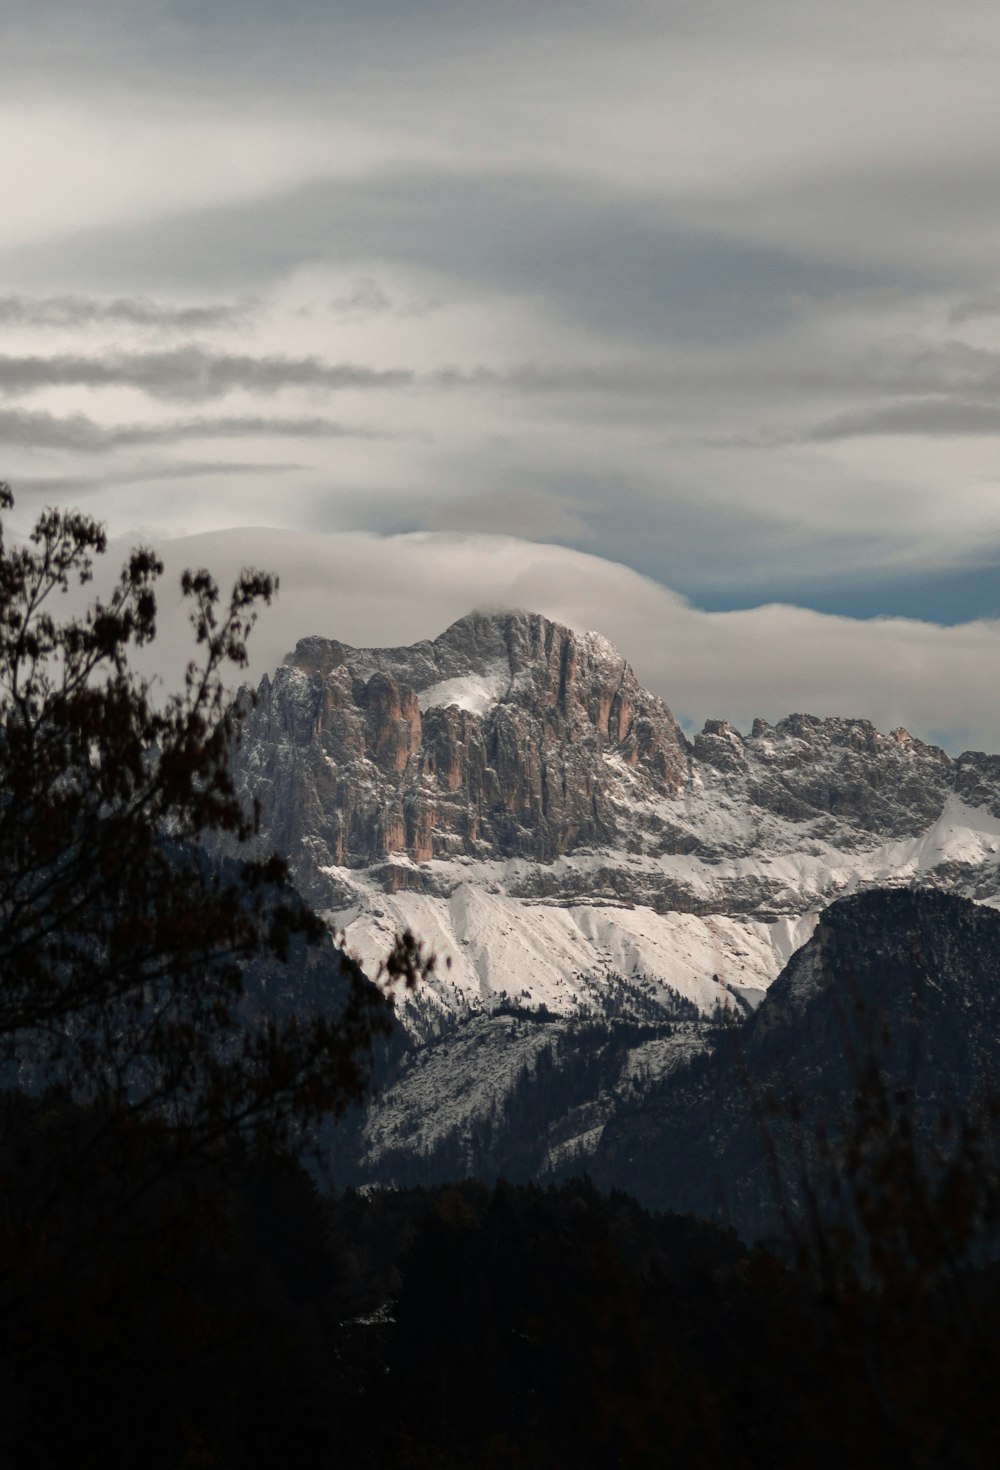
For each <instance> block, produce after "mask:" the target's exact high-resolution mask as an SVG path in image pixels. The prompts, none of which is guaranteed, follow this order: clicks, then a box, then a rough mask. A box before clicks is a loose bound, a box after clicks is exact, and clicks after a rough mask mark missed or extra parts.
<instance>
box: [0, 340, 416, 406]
mask: <svg viewBox="0 0 1000 1470" xmlns="http://www.w3.org/2000/svg"><path fill="white" fill-rule="evenodd" d="M413 377H414V374H413V373H412V372H411V371H409V370H408V369H402V368H398V369H388V370H386V371H384V372H380V371H376V370H374V369H372V368H366V367H359V366H357V365H355V364H353V363H325V362H321V361H320V360H319V359H318V358H315V357H307V358H297V359H296V358H287V357H251V356H248V355H245V354H241V355H237V354H234V353H224V352H222V353H219V352H208V351H206V350H205V349H204V348H201V347H181V348H178V349H176V350H175V351H172V352H129V353H122V352H111V353H108V354H106V355H104V356H101V357H82V356H77V355H73V354H68V353H65V354H59V355H53V356H50V357H34V356H32V357H13V356H2V355H0V392H3V393H8V394H12V393H32V392H37V391H38V390H39V389H42V388H50V387H57V386H62V385H66V384H75V385H79V386H82V387H87V388H106V387H129V388H139V389H141V390H142V391H143V392H145V393H148V394H150V395H151V396H152V397H154V398H165V399H181V400H199V399H205V398H215V397H219V396H221V395H223V394H225V393H229V392H232V390H233V389H236V388H243V389H246V390H248V391H250V392H253V393H274V392H277V391H278V390H280V389H282V388H326V389H331V390H336V389H342V388H398V387H404V386H406V385H407V384H409V383H411V382H412V381H413Z"/></svg>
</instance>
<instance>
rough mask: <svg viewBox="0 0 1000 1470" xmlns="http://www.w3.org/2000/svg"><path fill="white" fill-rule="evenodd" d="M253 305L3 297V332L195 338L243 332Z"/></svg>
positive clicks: (0, 317) (0, 305)
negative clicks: (100, 329) (85, 330)
mask: <svg viewBox="0 0 1000 1470" xmlns="http://www.w3.org/2000/svg"><path fill="white" fill-rule="evenodd" d="M256 309H257V303H256V302H255V301H253V300H244V301H233V302H217V303H209V304H206V305H196V306H173V305H170V304H169V303H167V302H163V301H153V300H150V298H149V297H144V296H118V297H113V298H112V299H111V300H107V301H102V300H100V299H99V298H97V297H94V296H72V295H63V296H0V326H19V327H20V326H29V327H88V326H93V325H100V326H107V325H112V326H129V327H156V328H158V329H159V330H160V331H171V332H197V331H202V330H205V329H206V328H209V327H238V326H242V325H243V324H244V323H245V322H246V321H248V320H249V319H250V317H251V316H253V314H254V312H255V311H256Z"/></svg>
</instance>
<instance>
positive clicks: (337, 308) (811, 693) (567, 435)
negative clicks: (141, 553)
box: [0, 0, 1000, 748]
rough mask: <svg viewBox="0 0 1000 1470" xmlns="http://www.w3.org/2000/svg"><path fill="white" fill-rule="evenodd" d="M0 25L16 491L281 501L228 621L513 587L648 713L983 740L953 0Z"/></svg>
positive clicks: (6, 348) (289, 9) (480, 598)
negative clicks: (600, 643) (599, 651)
mask: <svg viewBox="0 0 1000 1470" xmlns="http://www.w3.org/2000/svg"><path fill="white" fill-rule="evenodd" d="M0 54H2V55H3V57H4V89H3V95H2V97H0V191H2V193H0V197H2V199H3V205H4V207H3V210H2V214H0V447H2V454H0V476H3V477H5V478H7V479H9V480H10V481H11V483H12V484H13V486H14V490H15V494H16V496H17V507H16V512H15V516H16V524H17V525H18V526H20V527H21V528H25V527H27V525H28V524H29V523H30V520H31V519H32V517H33V515H34V514H35V513H36V511H37V510H38V509H39V508H40V507H41V506H42V505H44V504H46V503H58V504H63V505H68V504H74V505H78V506H81V507H83V508H85V509H87V510H89V511H91V512H92V513H93V514H95V515H98V516H99V517H101V518H102V519H104V520H105V521H107V523H108V525H109V527H110V529H111V531H112V533H113V534H114V535H115V536H120V537H122V538H124V539H125V540H130V539H131V540H135V539H137V538H142V539H146V540H149V539H155V540H157V541H159V542H163V541H164V540H165V539H166V538H171V537H173V538H176V537H187V538H191V537H197V538H198V539H197V540H195V541H191V540H187V541H185V542H183V543H182V545H181V546H178V547H176V548H175V549H174V556H173V559H174V560H176V558H177V556H180V555H181V551H182V550H183V552H184V554H185V555H186V554H187V552H188V551H189V550H190V551H191V552H192V553H194V552H195V551H200V552H203V553H204V556H205V558H206V559H209V558H211V557H212V556H214V557H215V559H216V561H217V562H218V561H219V560H220V559H223V560H225V559H226V558H227V557H228V558H229V559H230V560H231V554H230V549H227V537H226V536H220V535H219V534H218V533H222V532H229V531H231V530H233V529H234V528H237V527H255V528H277V529H280V530H282V531H284V532H286V533H288V534H287V535H286V536H284V537H281V538H278V537H273V536H272V537H269V536H266V535H260V534H257V535H255V536H244V537H242V538H240V539H239V541H238V544H239V546H240V547H241V548H243V549H245V550H246V551H247V552H248V554H250V553H254V554H256V551H257V549H258V548H259V549H260V552H261V556H260V558H258V559H263V560H264V561H265V562H269V561H274V560H275V558H276V557H277V556H278V555H279V552H280V555H281V556H283V557H284V559H285V563H284V566H283V568H281V567H279V570H283V571H284V594H283V598H284V603H283V608H282V611H281V613H280V616H279V615H276V620H275V622H274V625H273V629H272V630H271V631H270V632H269V633H267V635H266V636H265V637H264V639H263V641H262V644H261V647H262V650H263V648H264V646H265V644H266V647H267V649H268V650H269V653H268V656H269V657H270V651H272V650H273V649H274V648H276V647H277V646H278V645H279V644H280V642H281V640H282V639H286V640H290V641H294V638H295V637H297V636H300V635H301V634H306V633H313V632H319V633H325V634H328V635H330V636H338V637H343V638H347V639H349V640H350V641H355V642H366V641H370V642H378V641H393V642H404V641H407V640H408V639H409V637H410V636H411V634H412V633H414V632H419V633H420V634H426V633H434V632H436V631H440V629H441V627H443V626H444V624H445V623H446V622H447V621H448V620H449V619H450V618H451V617H453V616H457V615H458V614H459V613H461V612H463V611H466V610H467V609H468V606H471V604H472V603H473V602H479V603H482V604H486V605H491V606H500V605H503V604H505V603H510V602H519V603H523V602H524V601H525V600H526V599H527V598H528V597H529V596H530V598H531V605H532V606H536V607H538V608H539V610H543V611H549V612H551V613H553V614H555V615H561V616H564V617H566V618H568V619H571V620H573V621H575V622H577V623H578V624H583V625H590V626H596V627H599V628H600V629H601V631H603V632H606V633H607V634H608V635H609V636H613V637H615V638H616V639H617V641H618V642H619V644H620V646H621V647H622V651H623V652H624V653H625V654H626V655H627V656H628V657H629V658H630V659H631V661H632V662H633V663H634V664H635V666H636V669H637V671H638V672H639V673H640V675H642V676H644V677H646V678H647V679H648V680H649V682H650V683H652V684H654V685H655V687H656V688H657V689H658V691H659V692H660V693H661V694H663V695H664V696H665V697H666V698H667V699H668V701H669V702H670V703H671V704H672V705H673V707H674V708H675V712H676V713H677V714H678V716H679V717H681V718H683V719H684V720H685V721H686V722H688V723H689V724H690V723H698V722H700V721H701V720H702V719H703V718H705V717H706V716H709V715H723V716H730V717H733V718H737V719H739V720H743V721H745V720H746V719H747V718H748V717H752V715H753V714H755V713H757V714H762V715H764V716H766V717H768V718H772V719H776V718H778V717H779V716H780V715H782V714H784V713H787V712H788V711H789V710H791V709H802V708H808V709H811V710H813V711H814V712H816V713H820V714H825V713H832V712H834V711H836V712H839V713H843V714H850V715H861V716H867V717H871V718H875V719H877V720H878V721H879V722H883V721H885V720H894V721H895V722H896V723H903V724H907V723H909V725H910V726H911V727H912V728H914V729H915V731H916V732H917V733H920V734H923V735H925V736H932V737H934V738H937V739H940V740H943V741H944V742H945V743H947V744H948V745H949V746H950V747H951V748H954V747H956V746H958V745H961V744H968V743H974V744H979V745H988V746H990V747H992V748H1000V711H995V710H994V708H993V706H994V703H1000V701H994V700H993V698H992V691H993V690H994V689H995V688H996V687H997V683H998V679H997V675H998V673H1000V668H998V653H1000V623H998V617H1000V151H998V150H997V147H996V139H997V137H998V136H1000V87H998V86H997V81H996V79H997V76H998V75H1000V11H998V9H997V7H996V4H995V3H994V0H952V3H951V4H949V5H948V6H947V7H944V6H942V5H941V4H940V3H939V0H935V3H933V4H932V3H929V0H874V3H873V0H867V3H865V4H861V3H856V0H839V3H838V4H837V5H823V4H818V3H810V0H750V3H743V4H738V3H736V0H721V3H712V0H698V3H682V0H657V3H654V4H649V3H648V0H616V3H614V4H610V3H606V0H573V3H572V4H570V3H569V0H549V3H545V0H543V3H532V4H529V3H527V0H509V3H507V4H505V5H504V4H497V3H496V0H490V3H489V4H486V3H480V0H462V3H461V4H459V3H458V0H425V3H424V4H421V5H419V6H418V5H414V4H413V3H412V0H285V3H283V4H282V5H281V6H277V5H273V4H264V3H263V0H241V3H240V4H235V3H227V0H218V3H215V4H213V5H211V6H206V5H204V4H195V3H193V0H189V3H179V0H178V3H163V0H127V3H126V0H117V3H111V0H87V3H83V0H45V3H43V4H41V5H37V6H17V7H14V6H5V7H3V19H2V20H0ZM213 533H214V534H213ZM229 539H230V540H231V538H229ZM232 544H236V543H235V542H234V543H232ZM525 569H530V575H529V572H528V571H526V570H525ZM389 579H391V580H392V585H391V587H390V586H389V585H388V580H389ZM310 588H311V589H312V592H309V590H308V589H310ZM317 589H321V590H319V591H318V590H317ZM543 602H544V603H545V606H544V607H542V603H543ZM884 619H889V621H888V622H885V621H874V620H884ZM277 656H278V655H277V654H275V657H277ZM261 657H263V652H262V655H261Z"/></svg>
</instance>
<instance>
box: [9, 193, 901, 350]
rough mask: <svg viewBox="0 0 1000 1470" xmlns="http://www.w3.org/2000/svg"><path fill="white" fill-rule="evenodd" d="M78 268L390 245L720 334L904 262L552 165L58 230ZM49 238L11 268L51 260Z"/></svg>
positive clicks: (130, 267) (343, 254)
mask: <svg viewBox="0 0 1000 1470" xmlns="http://www.w3.org/2000/svg"><path fill="white" fill-rule="evenodd" d="M58 250H59V255H60V257H63V256H64V255H65V254H66V253H72V258H73V261H74V268H75V269H76V270H77V271H78V272H79V274H80V277H81V278H82V279H87V280H88V281H91V282H92V283H96V284H97V285H99V286H100V285H103V284H105V283H108V282H110V281H117V280H120V279H123V278H124V279H127V280H129V281H130V282H132V283H133V284H134V286H135V287H137V288H140V289H143V288H147V287H149V286H150V285H155V283H156V282H158V281H160V280H162V279H164V278H165V277H169V276H170V275H171V274H173V276H174V277H175V278H176V279H183V280H184V281H185V282H186V283H187V286H188V288H189V289H198V290H207V289H211V290H217V289H219V288H220V287H222V288H226V287H231V286H232V284H233V281H234V279H239V281H240V284H241V285H242V286H243V287H245V288H259V287H260V286H261V285H263V284H264V283H266V282H268V281H271V280H273V279H274V278H275V277H277V276H280V275H282V274H284V273H287V272H291V271H293V270H294V269H295V268H296V267H297V266H298V265H299V264H300V263H301V262H302V261H328V262H342V263H345V262H346V263H353V262H356V261H358V260H366V259H368V260H371V259H389V260H393V261H397V262H400V263H403V264H405V265H410V266H415V267H419V268H422V269H425V270H428V271H436V272H444V273H446V274H447V275H449V276H451V277H453V278H454V279H455V280H456V281H461V282H464V283H465V289H466V290H469V289H473V290H478V291H486V290H491V291H497V290H500V291H509V292H516V293H519V294H526V295H528V296H539V297H541V298H545V299H548V300H550V301H552V302H554V303H556V304H557V305H558V306H559V307H560V308H561V309H562V310H564V311H565V312H567V313H568V314H569V315H570V316H571V317H573V318H575V319H577V320H579V321H580V322H582V323H585V324H587V325H589V326H591V327H593V328H595V329H598V330H600V331H604V332H608V333H611V334H613V335H623V336H626V337H629V336H631V337H637V338H639V339H641V340H649V339H650V338H656V337H660V336H662V335H663V334H666V335H667V337H669V338H676V339H678V340H682V341H690V342H705V343H720V342H723V341H726V340H728V339H730V338H732V337H738V338H740V339H744V338H745V337H746V336H747V335H748V334H750V335H753V334H757V333H766V332H770V331H773V330H775V329H776V328H777V327H778V326H779V325H781V324H782V323H784V322H787V321H789V320H790V319H791V317H792V315H793V312H794V304H795V302H797V301H798V302H801V300H802V299H803V298H816V297H826V296H828V295H830V294H836V292H838V291H840V290H858V289H860V288H863V287H877V286H880V285H898V284H899V273H898V271H897V272H895V273H894V274H893V275H892V276H889V275H888V274H887V273H886V272H885V271H880V270H878V269H875V268H872V267H868V268H864V269H862V268H856V267H852V266H849V265H837V264H836V263H834V262H831V261H829V260H816V259H813V258H810V256H809V254H808V253H805V252H797V251H795V250H789V249H783V248H781V247H778V246H766V245H760V244H756V243H753V242H752V241H749V240H740V239H739V238H736V237H734V236H733V235H732V234H731V233H730V232H728V231H714V232H713V231H711V230H707V229H702V230H699V229H695V228H692V227H691V226H688V225H685V224H684V223H683V222H681V221H680V220H679V218H678V215H677V212H676V211H675V210H672V209H671V208H670V206H669V204H667V203H666V202H661V201H658V200H657V199H655V198H654V197H650V196H648V195H646V194H643V193H640V192H636V191H634V190H633V191H630V190H627V189H616V188H614V187H612V186H611V185H610V184H607V183H603V182H601V181H598V180H593V179H592V180H585V179H570V178H567V177H564V176H561V175H547V174H534V175H529V174H523V173H521V174H507V175H504V174H494V175H492V176H488V177H484V176H483V175H482V174H475V175H474V174H471V173H464V174H463V173H461V172H458V171H455V170H452V171H449V172H447V173H445V172H432V171H427V170H425V171H423V172H422V173H420V172H414V171H409V172H407V173H405V174H403V173H387V174H382V175H375V176H369V177H360V178H356V179H341V180H337V181H335V182H334V181H327V180H318V181H316V182H314V183H311V184H306V185H302V186H299V187H296V188H294V189H288V190H282V191H278V192H275V193H273V194H271V195H269V196H267V197H264V198H261V199H258V200H253V201H250V202H248V203H237V204H231V205H227V206H219V207H214V208H206V209H200V210H197V211H194V212H190V213H186V214H181V215H175V216H172V217H169V218H167V219H164V220H159V221H157V222H156V223H155V224H150V225H141V226H136V227H132V228H128V227H125V228H120V229H115V230H110V231H107V230H100V231H94V232H91V233H89V234H88V235H84V236H80V237H77V238H76V239H75V240H73V241H72V242H66V243H65V244H64V243H60V245H59V247H58ZM46 255H47V252H46V251H45V250H44V249H41V250H39V249H34V250H32V251H31V252H30V253H29V252H23V251H22V252H16V253H14V254H13V255H11V256H9V257H8V262H9V265H10V267H11V269H13V270H15V271H18V272H26V273H29V274H30V273H33V272H37V271H39V270H46V269H50V268H51V267H52V264H53V262H52V259H51V257H50V258H49V259H48V260H47V259H46Z"/></svg>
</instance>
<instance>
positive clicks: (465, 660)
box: [234, 612, 1000, 1014]
mask: <svg viewBox="0 0 1000 1470" xmlns="http://www.w3.org/2000/svg"><path fill="white" fill-rule="evenodd" d="M242 709H243V713H244V721H243V733H242V740H241V745H240V748H239V750H238V752H237V758H236V763H235V767H234V769H235V776H236V781H237V785H238V787H239V788H240V789H242V790H243V791H245V792H246V793H247V795H248V796H254V797H257V798H259V799H260V803H261V832H262V841H265V842H267V843H268V844H269V845H272V846H275V847H277V848H278V849H279V850H280V851H282V852H283V853H284V854H285V855H286V856H287V857H288V858H289V859H290V862H291V866H292V870H293V873H294V875H295V878H296V881H297V882H298V884H299V886H300V887H301V889H302V890H303V891H304V892H305V893H306V895H307V896H308V897H309V898H310V899H311V901H312V902H314V903H315V904H316V905H317V906H318V907H320V908H321V909H323V910H324V911H326V912H327V914H328V916H329V918H330V922H331V925H333V926H334V927H336V928H338V929H341V928H342V929H345V930H346V932H347V938H348V942H349V943H351V944H352V945H353V946H354V947H355V948H356V949H357V950H358V951H359V953H360V954H361V957H362V959H363V960H364V961H366V962H367V963H374V962H375V961H377V959H378V958H380V957H381V956H380V953H379V951H380V950H381V951H383V952H384V949H385V947H386V944H387V942H388V941H389V940H391V932H392V931H393V929H396V928H403V927H410V928H412V929H414V931H415V932H417V933H418V934H421V935H422V936H423V937H424V938H425V939H427V940H428V941H429V942H430V943H432V944H433V945H434V946H435V947H436V948H437V949H438V950H439V951H440V952H441V953H442V956H444V955H447V956H448V957H450V958H451V959H452V961H453V965H452V970H451V971H450V972H449V973H447V974H445V972H444V971H443V970H442V971H441V972H440V977H439V981H438V984H437V987H436V989H435V990H434V992H433V999H434V1004H436V1005H438V1006H439V1008H440V1009H441V1011H442V1012H453V1013H459V1014H461V1013H465V1012H467V1011H468V1010H470V1009H477V1008H482V1007H485V1008H487V1009H489V1008H490V1006H492V1005H495V1004H496V1003H497V1002H498V1001H499V1000H500V999H501V997H502V996H503V995H504V993H505V992H506V993H507V994H508V995H519V996H520V995H522V992H524V991H525V989H526V990H527V996H526V997H523V998H526V999H528V1000H530V1002H531V1003H542V1004H545V1005H547V1006H549V1007H551V1008H553V1009H555V1010H556V1011H559V1012H561V1013H563V1014H569V1013H571V1012H572V1011H574V1010H575V1009H578V1008H579V1006H580V1005H581V1004H582V1005H584V1006H587V1005H590V1006H592V1004H593V995H592V990H593V986H592V985H585V984H583V983H581V981H580V979H579V977H580V976H583V977H586V979H587V980H588V982H589V981H594V982H596V983H598V984H600V982H601V981H602V978H603V979H604V980H607V979H609V978H610V977H612V976H614V975H619V976H624V977H625V978H630V977H632V976H634V975H645V976H648V977H651V978H652V980H653V981H655V982H656V983H657V984H659V985H660V986H661V988H662V990H663V993H664V996H665V997H666V992H667V991H668V990H669V991H670V992H673V993H677V992H679V993H680V994H681V995H684V996H688V997H689V998H691V999H693V1000H694V1001H695V1002H696V1003H697V1004H698V1005H699V1007H700V1008H701V1009H702V1011H703V1012H704V1013H705V1014H710V1013H711V1012H712V1011H713V1010H714V1009H715V1007H716V1006H717V1005H718V1004H719V1003H722V1004H726V1003H727V998H732V997H733V996H734V995H736V994H739V995H740V996H743V997H746V999H747V1001H748V1002H750V1003H753V1002H754V1001H755V1000H756V999H759V997H760V995H762V994H763V992H764V990H765V989H766V988H767V985H768V984H769V983H770V982H771V981H772V980H773V979H774V977H775V975H777V973H778V972H779V970H780V969H781V967H782V965H783V964H784V962H785V960H787V958H788V955H789V953H790V947H794V945H793V940H794V942H795V943H800V942H801V941H802V939H804V938H805V937H807V935H808V932H809V930H810V929H811V926H812V924H814V923H815V917H816V914H817V913H818V912H819V911H820V910H821V909H822V908H824V907H825V906H826V905H827V904H828V903H829V902H831V901H832V900H833V899H834V898H836V897H838V896H839V895H841V894H843V893H845V892H849V891H851V889H852V888H859V887H860V888H863V887H868V886H872V885H876V884H882V885H884V884H886V883H889V884H902V885H906V884H913V883H931V884H933V885H936V886H939V887H942V888H944V889H946V890H948V891H954V892H958V893H961V894H963V895H964V896H968V897H973V898H976V899H979V900H981V901H987V902H1000V869H998V864H1000V756H992V755H987V754H984V753H982V752H965V753H963V754H962V755H961V756H958V757H956V758H952V757H949V756H948V755H946V753H945V752H944V751H943V750H941V749H940V748H939V747H937V746H933V745H930V744H927V743H925V742H923V741H920V740H917V739H915V738H914V737H912V736H910V735H909V734H908V733H907V732H906V731H903V730H896V731H893V732H891V733H890V734H889V735H883V734H880V732H878V731H877V730H876V729H875V728H874V726H873V725H872V724H871V723H870V722H868V721H865V720H853V719H842V718H828V719H819V718H817V717H814V716H810V715H803V714H796V715H790V716H787V717H786V718H785V719H783V720H780V721H778V722H777V723H776V724H774V725H771V724H769V723H767V722H766V721H763V720H756V721H755V722H754V724H753V727H752V730H751V732H750V734H749V735H743V734H741V733H740V732H739V731H737V730H736V729H735V728H734V727H733V726H732V725H730V724H728V723H727V722H725V721H721V720H709V721H707V722H706V724H705V726H704V728H703V729H702V730H701V731H700V732H699V734H698V735H697V736H696V737H695V738H694V740H693V741H692V740H688V739H687V737H686V736H685V735H684V734H683V732H682V731H681V729H680V727H679V726H678V724H677V722H676V721H675V720H674V718H673V715H672V714H671V712H670V710H669V708H668V706H667V705H666V704H665V703H664V702H663V701H662V700H660V699H659V698H658V697H657V696H655V695H652V694H650V693H649V692H648V691H646V690H643V689H642V687H641V686H640V685H639V683H638V681H637V680H636V678H635V675H634V673H633V671H632V670H631V668H630V666H629V664H628V662H627V660H626V659H625V658H624V657H623V655H622V654H620V653H619V652H618V651H617V650H615V649H614V648H613V647H612V645H611V644H609V643H608V642H607V640H606V639H604V638H602V637H601V635H599V634H576V633H574V632H572V631H571V630H570V629H568V628H564V627H562V626H561V625H559V624H555V623H551V622H549V621H548V620H547V619H545V618H542V617H541V616H539V615H538V614H533V613H525V612H517V613H473V614H469V615H468V616H467V617H465V618H462V619H459V620H458V621H457V622H456V623H454V624H452V625H451V626H450V627H449V628H448V629H446V630H445V631H444V632H443V633H442V634H441V635H439V637H438V638H436V639H433V640H425V641H423V642H421V643H417V644H414V645H412V646H411V647H409V648H406V647H403V648H390V649H355V648H351V647H350V646H348V645H346V644H343V643H340V642H338V641H336V640H331V639H324V638H321V637H312V638H307V639H303V640H301V641H300V642H299V644H298V645H297V646H296V649H295V650H294V651H293V652H292V653H291V654H289V655H288V657H287V658H286V660H285V662H284V663H283V664H282V665H281V666H280V667H279V668H278V669H277V670H276V671H275V673H274V675H273V676H272V677H271V678H265V679H264V680H262V681H261V684H260V687H259V690H258V693H257V698H256V702H254V700H253V699H252V698H251V696H250V695H249V693H248V692H246V693H244V694H243V696H242Z"/></svg>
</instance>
